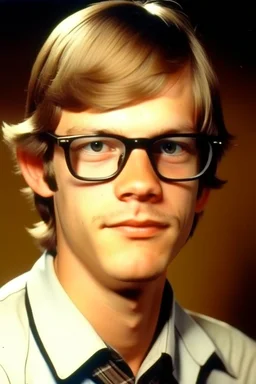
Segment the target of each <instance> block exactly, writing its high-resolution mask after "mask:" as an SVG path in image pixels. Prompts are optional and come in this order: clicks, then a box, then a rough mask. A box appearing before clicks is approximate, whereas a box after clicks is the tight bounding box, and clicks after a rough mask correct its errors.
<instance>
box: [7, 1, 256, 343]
mask: <svg viewBox="0 0 256 384" xmlns="http://www.w3.org/2000/svg"><path fill="white" fill-rule="evenodd" d="M94 2H95V1H94ZM87 3H88V1H86V0H83V1H81V0H80V1H76V0H72V1H67V0H62V1H61V0H59V1H58V0H52V1H43V0H41V1H39V0H37V1H36V0H35V1H24V0H20V1H18V0H15V1H13V0H6V1H3V0H0V122H2V121H6V122H8V123H16V122H18V121H20V120H22V118H23V113H24V104H25V97H26V87H27V82H28V79H29V74H30V70H31V67H32V64H33V62H34V60H35V58H36V55H37V52H38V51H39V49H40V47H41V45H42V43H43V42H44V40H45V38H46V37H47V36H48V34H49V33H50V31H51V30H52V29H53V27H54V26H55V25H56V24H57V23H58V22H59V21H60V20H62V19H63V18H64V17H66V16H67V15H69V14H70V13H72V12H74V11H75V10H79V9H81V8H83V7H84V6H86V4H87ZM252 3H253V2H249V1H243V2H237V3H236V2H233V1H231V0H224V1H223V0H222V1H220V0H219V1H218V0H207V1H204V0H183V1H182V5H183V9H184V11H185V12H187V13H189V14H190V15H191V17H192V21H193V24H194V27H195V28H196V30H197V33H198V34H199V35H200V36H201V39H202V41H203V43H204V45H205V47H206V49H207V52H208V54H209V56H210V58H211V60H212V62H213V64H214V67H215V70H216V72H217V75H218V77H219V81H220V89H221V95H222V101H223V108H224V116H225V121H226V124H227V127H228V129H229V131H230V132H231V133H232V134H233V135H235V136H236V140H235V143H236V145H235V146H234V147H233V148H231V150H230V151H229V152H228V153H227V155H226V157H225V158H224V160H223V161H222V163H221V166H220V168H219V176H220V177H222V178H224V179H227V180H228V183H227V184H226V185H225V186H224V188H223V189H222V190H220V191H213V192H212V194H211V198H210V201H209V204H208V207H207V209H206V211H205V213H204V215H203V218H202V219H201V221H200V223H199V225H198V228H197V230H196V232H195V234H194V237H193V238H192V239H191V240H190V241H189V242H188V244H187V245H186V247H185V248H184V249H183V251H182V252H181V254H180V255H179V256H178V258H177V259H176V260H175V261H174V262H173V263H172V265H171V267H170V269H169V279H170V281H171V282H172V285H173V287H174V290H175V292H176V297H177V299H178V300H179V301H180V302H181V304H182V305H183V306H185V307H187V308H189V309H192V310H194V311H199V312H202V313H205V314H207V315H210V316H213V317H216V318H219V319H221V320H224V321H227V322H229V323H230V324H233V325H234V326H236V327H238V328H239V329H241V330H242V331H243V332H245V333H247V334H248V335H249V336H251V337H253V338H255V339H256V326H255V324H256V71H255V69H256V56H255V47H256V33H255V17H254V15H255V13H254V11H253V4H252ZM0 183H1V184H0V185H1V187H0V286H1V285H3V284H4V283H5V282H7V281H8V280H10V279H11V278H13V277H15V276H16V275H18V274H21V273H23V272H25V271H26V270H28V269H30V267H31V266H32V264H33V263H34V262H35V260H36V259H37V258H38V257H39V256H40V252H39V251H38V250H37V248H36V247H35V245H34V244H33V240H32V239H31V238H30V237H29V235H28V234H27V232H26V230H25V227H30V226H31V225H32V223H34V222H35V221H37V217H36V213H35V212H32V211H31V209H30V206H29V204H28V203H27V202H26V200H25V199H24V198H23V196H22V195H21V194H20V192H19V189H20V188H22V187H24V186H25V184H24V182H23V180H22V178H21V177H18V176H15V175H14V170H13V165H12V162H11V156H10V153H9V151H8V149H7V148H6V147H5V146H4V144H3V143H2V135H1V142H0Z"/></svg>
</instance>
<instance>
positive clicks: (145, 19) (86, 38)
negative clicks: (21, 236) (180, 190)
mask: <svg viewBox="0 0 256 384" xmlns="http://www.w3.org/2000/svg"><path fill="white" fill-rule="evenodd" d="M187 64H189V65H190V67H191V72H192V81H193V92H194V100H195V113H196V116H197V126H198V129H199V130H200V131H204V132H206V133H208V134H216V135H221V136H222V141H223V143H224V145H223V149H221V150H220V152H219V153H217V154H215V158H214V161H213V163H212V165H211V167H210V169H209V171H208V172H207V173H206V175H205V176H204V177H203V179H201V181H200V183H201V184H200V187H201V188H202V187H208V188H218V187H220V186H221V185H222V184H223V182H222V181H220V180H219V179H218V178H217V177H216V176H215V173H216V167H217V162H218V161H219V160H220V158H221V156H222V155H223V152H224V150H225V148H226V147H227V145H228V142H229V139H230V135H229V134H228V132H227V130H226V128H225V125H224V121H223V116H222V109H221V105H220V99H219V93H218V87H217V83H216V79H215V75H214V73H213V70H212V68H211V66H210V64H209V61H208V59H207V57H206V54H205V52H204V49H203V48H202V46H201V44H200V42H199V41H198V39H197V37H196V36H195V34H194V31H193V28H192V27H191V25H190V23H189V21H188V20H187V18H186V16H185V15H184V14H183V13H182V12H181V11H180V9H178V7H177V6H175V5H174V4H172V3H171V2H168V6H167V3H166V2H165V3H164V4H161V3H155V2H146V3H143V2H140V1H136V2H133V1H130V0H110V1H103V2H100V3H96V4H93V5H91V6H89V7H87V8H85V9H83V10H81V11H78V12H76V13H75V14H73V15H71V16H69V17H68V18H67V19H65V20H64V21H63V22H61V23H60V24H59V25H58V26H57V27H56V28H55V29H54V30H53V32H52V33H51V35H50V36H49V38H48V39H47V41H46V42H45V44H44V46H43V47H42V49H41V51H40V53H39V55H38V57H37V59H36V62H35V64H34V67H33V70H32V73H31V77H30V81H29V86H28V93H27V103H26V113H25V120H24V121H23V122H22V123H20V124H17V125H8V124H4V125H3V133H4V140H5V142H6V143H7V144H8V145H9V146H10V148H11V149H12V150H13V154H14V156H15V154H16V150H17V148H21V149H22V150H23V151H27V152H30V153H32V154H34V155H36V156H38V157H41V158H42V159H43V162H44V165H45V168H44V169H45V180H46V181H47V182H48V184H49V186H50V187H51V189H52V190H57V186H56V183H55V179H54V173H53V170H52V156H53V148H51V147H49V145H48V143H46V142H44V141H43V140H42V138H41V136H40V133H41V132H43V131H54V130H55V129H56V127H57V125H58V123H59V120H60V117H61V110H62V109H72V108H75V109H86V108H95V109H97V110H99V111H104V110H110V109H115V108H120V107H124V106H125V105H129V103H131V102H136V101H140V100H142V99H145V98H149V97H154V96H156V95H157V94H158V93H159V92H160V91H161V90H162V89H163V88H164V87H165V85H166V84H167V82H168V79H169V78H170V76H171V75H172V74H174V73H176V72H177V71H179V70H180V69H181V68H183V67H184V66H185V65H187ZM27 190H28V191H27V192H28V194H29V195H30V197H31V198H32V199H33V201H34V204H35V207H36V208H37V210H38V212H39V214H40V216H41V219H42V221H41V222H40V223H38V224H36V225H35V227H34V228H33V229H31V230H29V231H30V233H31V234H32V235H33V237H34V238H35V239H36V240H37V242H38V244H39V246H40V248H43V249H47V250H49V251H55V249H56V230H55V217H54V209H53V198H43V197H41V196H39V195H37V194H36V193H34V192H33V191H32V190H31V189H29V188H27ZM196 221H197V217H195V221H194V226H195V223H196Z"/></svg>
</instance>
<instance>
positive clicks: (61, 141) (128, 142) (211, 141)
mask: <svg viewBox="0 0 256 384" xmlns="http://www.w3.org/2000/svg"><path fill="white" fill-rule="evenodd" d="M45 135H46V137H45ZM43 137H44V139H45V140H46V141H48V140H49V139H50V141H52V142H54V144H56V145H58V146H59V147H61V148H63V150H64V154H65V160H66V163H67V166H68V170H69V172H70V173H71V175H72V176H74V177H75V178H76V179H78V180H82V181H88V182H100V181H106V180H111V179H114V178H115V177H117V176H118V175H119V174H120V173H121V172H122V170H123V168H124V167H125V165H126V163H127V161H128V159H129V157H130V154H131V152H132V151H133V150H134V149H144V150H145V151H146V153H147V155H148V157H149V160H150V163H151V165H152V167H153V169H154V171H155V173H156V175H157V176H158V177H159V179H160V180H162V181H172V182H182V181H191V180H196V179H199V178H200V177H201V176H202V175H203V174H205V172H206V171H207V169H208V168H209V166H210V164H211V162H212V159H213V156H214V146H220V145H222V144H223V142H222V140H221V137H220V136H214V135H207V134H205V133H171V134H163V135H159V136H154V137H152V138H127V137H124V136H120V135H113V134H106V133H104V134H102V135H99V134H97V135H72V136H60V135H55V134H54V133H51V132H44V134H43ZM102 137H107V138H108V137H109V138H113V139H117V140H119V141H121V142H122V143H123V144H124V147H125V155H124V157H123V159H122V162H121V165H120V167H118V169H117V170H116V172H114V173H113V174H112V175H110V176H107V177H98V178H88V177H87V178H86V177H82V176H79V175H77V174H76V173H75V171H74V169H73V167H72V164H71V160H70V145H71V143H72V142H73V141H74V140H76V139H83V138H95V139H97V138H102ZM175 137H184V138H186V137H188V138H195V139H198V140H202V141H204V142H206V143H208V145H209V157H208V160H207V163H206V165H205V167H204V169H203V170H202V171H201V172H199V173H198V174H197V175H195V176H191V177H186V178H180V179H173V178H168V177H165V176H162V175H161V173H160V172H159V171H158V169H157V167H156V165H155V160H154V157H153V155H152V153H151V152H150V149H151V148H152V147H153V144H154V143H155V142H157V141H159V140H161V139H165V138H175Z"/></svg>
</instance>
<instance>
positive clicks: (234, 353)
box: [186, 311, 256, 377]
mask: <svg viewBox="0 0 256 384" xmlns="http://www.w3.org/2000/svg"><path fill="white" fill-rule="evenodd" d="M186 312H187V313H188V314H189V315H190V316H191V317H192V318H193V319H194V321H195V322H196V323H197V324H198V325H199V326H200V327H201V328H202V329H203V330H204V331H205V333H206V334H207V335H208V336H209V337H210V339H211V340H212V342H213V343H214V345H215V347H216V349H217V351H218V353H219V355H220V357H221V358H222V359H223V360H224V361H226V362H227V363H228V364H229V365H230V366H231V367H234V368H235V371H237V374H238V376H244V375H248V374H250V375H251V374H253V375H254V376H253V377H256V342H255V341H254V340H252V339H250V338H249V337H248V336H246V335H245V334H244V333H242V332H241V331H239V330H238V329H236V328H234V327H232V326H230V325H228V324H227V323H225V322H223V321H219V320H216V319H213V318H211V317H209V316H205V315H202V314H199V313H195V312H191V311H186Z"/></svg>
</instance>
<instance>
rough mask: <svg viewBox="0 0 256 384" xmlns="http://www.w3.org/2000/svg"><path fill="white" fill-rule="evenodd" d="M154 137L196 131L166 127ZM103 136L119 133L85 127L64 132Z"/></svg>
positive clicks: (188, 128)
mask: <svg viewBox="0 0 256 384" xmlns="http://www.w3.org/2000/svg"><path fill="white" fill-rule="evenodd" d="M157 131H158V132H156V135H161V134H168V133H169V134H176V133H196V132H197V129H196V126H193V125H191V124H183V125H178V126H176V127H166V128H160V129H158V130H157ZM105 134H117V135H120V133H118V132H117V129H116V128H108V129H102V128H91V129H90V128H85V127H79V126H74V127H71V128H68V129H67V131H66V135H105Z"/></svg>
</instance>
